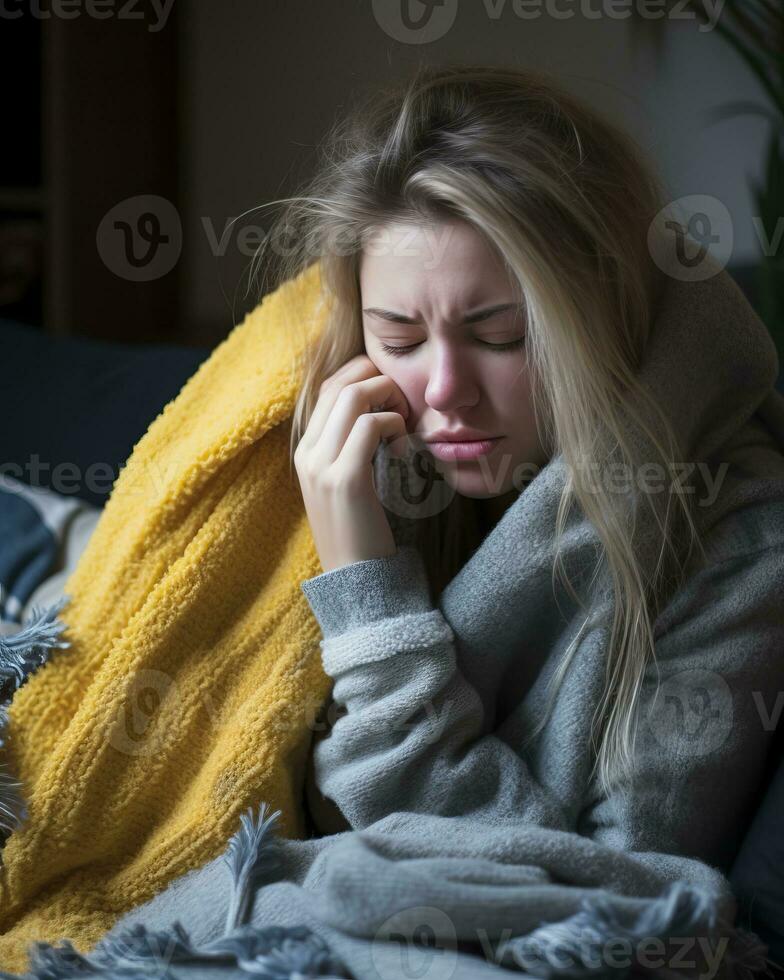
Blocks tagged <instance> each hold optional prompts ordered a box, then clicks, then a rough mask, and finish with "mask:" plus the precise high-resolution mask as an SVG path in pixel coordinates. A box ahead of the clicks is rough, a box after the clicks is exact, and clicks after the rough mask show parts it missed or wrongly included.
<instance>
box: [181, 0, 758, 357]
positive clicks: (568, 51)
mask: <svg viewBox="0 0 784 980" xmlns="http://www.w3.org/2000/svg"><path fill="white" fill-rule="evenodd" d="M450 3H454V4H455V6H456V5H457V3H458V0H447V7H445V8H442V11H443V12H444V13H448V12H449V10H448V5H449V4H450ZM604 3H605V6H603V7H602V6H600V3H599V2H598V0H573V2H572V3H571V5H568V2H567V0H558V3H557V8H558V9H561V10H563V11H566V12H568V11H572V12H573V13H574V16H573V17H571V18H569V19H563V20H558V19H556V18H555V17H553V16H549V15H547V13H546V11H545V10H541V11H540V13H541V16H539V17H538V18H537V19H534V20H522V19H520V18H519V17H517V16H516V14H515V8H514V7H513V4H512V0H506V3H504V0H497V2H496V0H493V2H491V0H482V2H480V0H472V2H471V3H470V4H469V3H468V2H467V0H461V2H460V3H459V7H457V6H456V15H455V19H454V23H453V25H452V27H451V28H450V29H449V30H448V31H447V32H446V34H445V35H444V36H443V37H441V38H440V39H438V40H437V41H434V42H432V43H427V44H421V45H416V44H407V43H401V42H400V41H398V40H396V39H395V38H393V37H390V36H389V34H388V33H385V31H384V30H383V29H382V28H381V26H380V25H379V21H378V20H377V18H376V17H375V16H374V13H373V10H374V6H375V5H374V4H373V3H371V2H370V0H352V2H349V0H340V2H331V3H329V4H327V3H321V4H318V5H317V4H312V5H304V4H291V5H284V4H283V3H272V2H260V0H232V2H229V3H224V4H221V5H220V6H219V5H218V4H216V3H208V2H206V0H201V2H199V0H192V2H191V3H190V4H189V5H186V6H184V7H183V8H182V10H181V11H180V14H181V18H182V19H181V23H182V24H183V28H184V29H183V32H182V35H181V49H180V72H181V78H180V91H181V98H182V103H181V131H180V166H181V174H180V177H181V188H180V190H181V194H180V197H181V200H182V201H184V202H186V205H185V210H184V213H183V215H182V217H183V235H184V238H183V243H184V244H183V256H182V259H181V267H180V270H179V282H180V290H181V296H180V299H181V306H182V315H183V318H184V325H185V328H186V333H187V336H188V338H189V342H201V343H214V342H216V341H217V340H219V339H221V338H222V337H224V336H225V335H226V334H227V333H228V332H229V331H230V330H231V328H232V326H233V324H234V323H235V322H239V321H240V320H241V319H242V315H243V314H244V312H245V310H247V309H249V308H251V307H252V306H253V305H254V303H255V293H254V292H253V291H250V292H248V291H247V287H248V281H247V270H248V266H249V263H250V261H251V259H250V257H248V256H247V255H242V254H240V251H239V249H238V244H237V238H236V236H233V237H232V238H231V241H230V242H229V243H228V244H226V247H225V250H224V251H223V254H218V252H219V250H220V246H215V245H211V244H210V239H209V235H208V229H212V230H213V234H214V235H215V236H216V237H217V239H218V240H220V237H221V234H222V232H223V230H224V228H225V225H226V223H227V222H228V221H229V220H230V219H231V218H233V217H234V216H237V215H240V214H242V213H243V212H245V211H247V210H249V209H251V208H254V207H257V206H258V205H260V204H264V203H265V202H268V201H270V200H273V199H275V198H277V197H280V196H283V195H285V194H286V193H292V192H294V190H295V189H296V185H297V180H298V178H304V177H305V176H306V175H307V174H308V173H309V170H310V168H311V167H312V165H313V161H314V148H315V146H316V144H317V143H318V141H319V139H320V138H321V136H322V135H323V133H324V132H325V130H326V129H327V127H328V125H329V124H330V122H331V120H332V119H333V117H334V116H335V114H336V113H339V112H340V111H341V108H342V107H343V106H344V105H345V104H346V102H347V100H348V99H349V98H350V97H352V96H353V95H354V93H357V92H359V91H362V90H365V89H366V88H368V87H369V86H373V85H375V84H376V83H380V82H383V81H386V80H390V79H393V78H396V77H399V76H401V75H405V74H406V73H407V71H408V70H409V69H410V67H411V66H413V65H414V64H415V63H416V62H417V61H419V60H426V61H428V62H441V61H448V60H457V59H460V60H474V61H491V62H497V63H506V64H519V65H527V66H532V67H536V68H539V69H544V70H547V71H551V72H553V73H555V74H556V75H557V76H558V77H559V78H560V79H561V80H562V81H563V83H564V84H565V85H566V86H567V87H568V88H569V89H571V90H573V91H574V92H576V93H578V94H580V95H582V96H583V97H584V98H586V99H587V100H588V101H589V102H591V103H592V104H594V105H597V106H599V107H601V108H602V109H603V110H604V111H605V112H606V113H607V114H609V115H610V116H611V118H613V119H615V120H616V121H617V122H619V123H620V124H622V125H624V126H626V127H627V128H628V129H629V130H630V131H631V132H632V134H633V135H634V136H635V137H636V138H637V139H638V141H639V142H640V143H641V144H642V145H643V147H644V148H645V149H646V150H647V151H648V152H649V153H650V154H651V155H652V156H653V157H654V160H655V162H656V163H657V165H658V167H659V169H660V172H661V173H662V175H663V176H664V177H665V179H666V181H667V183H668V186H669V187H670V188H671V190H672V196H673V197H678V196H681V195H685V194H697V193H698V194H710V195H713V196H715V197H717V198H719V199H720V200H721V201H722V202H723V203H724V204H725V205H726V206H727V208H728V209H729V212H730V214H731V216H732V219H733V223H734V233H735V247H734V250H733V253H732V260H731V261H732V264H738V263H744V262H749V261H752V260H753V259H754V257H755V254H756V253H757V251H758V248H759V246H758V242H757V238H756V234H755V231H754V227H753V225H752V223H751V214H752V213H753V207H752V202H751V198H750V194H749V190H748V178H749V177H750V176H752V175H758V174H759V173H760V170H761V158H762V154H763V148H764V141H765V126H764V124H763V122H762V120H761V119H760V118H759V117H738V118H736V119H732V120H727V121H723V122H719V123H714V124H710V123H709V121H708V118H707V113H708V112H709V111H710V110H711V109H712V108H713V107H715V106H717V105H720V104H722V103H725V102H728V101H732V100H740V99H752V100H755V101H757V102H763V101H764V99H763V96H762V94H761V89H760V87H759V86H758V84H757V82H756V80H755V79H754V78H753V76H752V75H751V73H750V72H749V71H748V69H747V68H746V66H745V65H744V63H743V62H742V61H741V59H740V58H739V57H738V56H737V55H736V54H735V53H734V51H732V50H731V48H730V47H729V46H728V45H727V44H726V42H725V41H724V40H723V39H722V38H721V37H719V36H718V34H717V33H716V32H715V31H700V30H699V29H698V25H697V23H696V22H695V21H693V20H670V21H668V23H667V24H666V25H664V24H662V23H661V22H658V21H650V20H648V21H645V22H644V23H642V24H640V23H639V21H638V22H637V25H638V26H637V27H636V28H635V27H634V26H633V24H632V22H631V21H630V20H626V19H616V18H613V17H610V16H607V15H603V16H600V17H599V18H598V19H592V17H591V13H592V12H601V11H602V10H605V11H607V10H609V9H612V8H610V7H609V0H604ZM529 9H530V8H529ZM411 10H412V12H413V13H416V12H417V11H421V10H422V6H421V4H420V3H419V0H411ZM665 26H666V30H662V29H663V28H665ZM665 35H666V37H665ZM656 38H658V39H659V41H662V40H664V41H665V43H664V44H663V45H660V46H659V47H658V48H657V46H656V44H655V40H656ZM270 217H271V215H270V213H269V212H267V213H266V215H265V212H264V211H261V212H257V213H256V215H250V216H248V217H247V218H245V219H243V221H244V223H245V224H248V223H251V224H254V225H257V226H259V225H260V226H261V227H266V226H268V224H269V220H270ZM241 224H242V223H241V222H237V227H238V228H239V227H240V226H241Z"/></svg>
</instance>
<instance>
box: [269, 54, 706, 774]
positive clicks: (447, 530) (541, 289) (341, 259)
mask: <svg viewBox="0 0 784 980" xmlns="http://www.w3.org/2000/svg"><path fill="white" fill-rule="evenodd" d="M319 164H320V165H319V166H318V168H317V174H316V177H315V178H314V179H313V180H312V182H311V183H310V184H309V185H308V186H307V188H306V190H305V192H304V193H303V194H302V195H297V196H296V197H293V198H284V199H282V201H281V202H279V201H275V202H272V203H273V204H278V203H284V204H285V205H286V208H285V209H284V211H283V213H282V215H281V217H280V218H279V220H278V221H277V222H276V223H275V224H274V225H273V227H272V229H271V230H270V232H268V234H267V235H266V236H265V239H264V241H263V242H262V246H261V248H260V250H259V252H258V253H257V258H258V260H259V263H261V259H262V257H263V256H264V255H265V254H268V253H269V248H268V246H269V243H270V242H271V241H272V240H273V239H274V238H275V237H276V236H277V235H278V234H279V233H280V231H281V230H282V229H285V230H286V231H287V232H289V231H290V232H292V234H291V235H290V239H289V240H290V242H291V248H290V250H289V252H288V254H286V255H282V254H281V250H280V249H278V250H273V259H274V260H276V261H274V262H273V261H271V262H270V263H268V265H267V266H266V267H265V275H268V276H272V272H271V270H272V269H273V266H274V267H275V269H276V273H277V274H276V275H275V276H272V279H273V285H275V284H276V283H279V282H282V281H284V280H285V279H289V278H293V277H294V276H296V275H298V274H299V273H300V272H302V271H304V269H305V268H307V267H308V266H309V265H310V263H311V262H312V261H313V260H314V259H317V260H318V261H319V262H320V264H321V270H320V271H321V280H322V283H323V286H324V289H325V296H326V297H328V299H329V303H328V308H327V319H326V325H325V329H324V331H323V333H322V335H321V337H320V339H319V342H318V343H317V344H315V345H314V347H313V349H311V350H309V351H308V358H307V363H306V365H305V372H304V383H303V386H302V389H301V391H300V393H299V397H298V399H297V403H296V407H295V411H294V413H293V415H292V419H291V455H292V458H293V454H294V450H295V449H296V446H297V444H298V442H299V440H300V438H301V436H302V433H303V432H304V431H305V428H306V427H307V423H308V420H309V418H310V416H311V413H312V411H313V409H314V406H315V404H316V401H317V399H318V395H319V387H320V385H321V383H322V381H323V380H324V379H325V378H327V377H329V376H330V375H331V374H333V373H334V372H335V371H337V370H338V368H340V367H341V366H342V365H343V364H344V363H345V362H346V361H347V360H349V359H350V358H352V357H354V356H356V355H357V354H361V353H363V352H364V350H365V348H364V342H363V331H362V321H361V311H360V290H359V278H358V270H359V261H360V258H361V251H362V242H363V241H364V240H365V237H364V236H365V234H366V232H368V231H369V230H370V229H373V228H376V227H378V226H380V225H383V224H385V223H387V222H390V221H393V220H394V221H395V222H412V223H421V222H430V221H441V220H454V219H456V218H457V219H460V220H463V221H466V222H469V223H470V224H471V225H472V226H473V227H475V228H476V229H478V230H480V231H481V232H482V233H483V234H484V235H485V236H486V238H487V239H488V240H489V241H490V242H491V243H492V244H493V245H494V246H495V248H496V249H497V251H498V254H499V255H500V256H501V257H502V258H503V260H504V261H505V263H506V265H507V268H508V270H509V272H510V274H511V275H512V276H513V277H514V279H515V280H516V281H517V282H518V283H519V285H520V287H521V288H522V291H523V294H524V296H525V301H526V303H527V307H528V326H527V335H526V354H527V359H528V364H529V367H530V370H531V379H532V389H533V396H534V404H535V415H536V418H537V426H540V434H541V433H542V431H544V435H543V439H544V440H545V444H546V445H549V446H551V447H552V449H553V451H554V452H560V453H561V454H562V455H563V460H564V463H565V467H566V472H567V479H566V485H565V487H564V490H563V493H562V496H561V499H560V502H559V507H558V514H557V519H556V526H555V528H554V529H553V530H554V536H555V542H556V548H555V558H554V563H553V589H554V590H555V585H556V575H559V576H560V577H561V580H562V582H563V583H564V585H565V587H566V589H567V590H568V592H569V594H570V595H571V596H572V598H573V599H574V601H575V602H576V603H577V604H578V605H579V606H580V607H581V608H582V610H583V611H585V612H586V613H587V615H586V618H585V620H584V621H583V623H582V625H581V627H580V630H579V631H578V634H577V636H576V637H575V638H574V641H573V642H572V644H571V645H570V647H569V649H568V650H567V651H566V653H565V655H564V657H563V659H562V660H561V662H560V663H559V665H558V669H557V670H556V672H555V674H554V676H553V678H552V688H551V697H550V701H549V706H548V710H547V712H546V713H545V715H544V717H542V718H540V720H539V723H538V725H537V726H536V727H535V729H534V730H533V732H532V733H531V735H530V738H534V737H535V736H536V735H537V734H538V732H539V731H540V730H541V728H542V727H543V726H544V724H545V722H546V720H547V717H548V716H549V714H550V711H551V709H552V706H553V704H554V700H555V696H556V694H557V691H558V688H559V687H560V685H561V682H562V680H563V678H564V676H565V674H566V671H567V669H568V667H569V664H570V662H571V659H572V657H573V656H574V654H575V652H576V651H577V649H578V645H579V642H580V640H581V638H582V636H583V634H584V632H585V631H586V630H587V629H588V627H589V625H591V624H592V622H593V620H592V616H591V614H590V610H589V609H588V607H587V605H586V602H585V601H584V599H583V597H581V596H579V595H578V594H577V592H576V591H575V589H574V586H573V584H572V583H571V582H570V580H569V578H568V575H567V574H566V571H565V568H564V566H563V562H562V560H561V555H560V545H561V535H562V534H563V531H564V527H565V524H566V521H567V516H568V514H569V511H570V508H571V507H572V506H573V505H574V504H577V505H578V506H579V507H580V508H582V512H583V513H584V515H585V516H586V518H587V519H588V520H589V521H590V522H591V524H592V525H593V527H594V528H595V529H596V532H597V535H598V538H599V540H600V542H601V548H600V549H599V551H598V553H597V561H596V566H595V568H594V572H593V576H592V578H591V582H590V583H589V587H592V586H593V585H594V583H595V582H597V580H598V578H599V573H600V571H601V570H602V569H609V572H610V576H611V581H612V587H613V591H612V597H611V598H612V603H611V605H612V610H613V616H612V628H611V631H610V640H609V648H608V656H607V670H606V674H605V682H604V691H603V694H602V696H601V698H600V703H599V705H598V707H597V711H596V713H595V715H594V719H593V726H592V745H593V749H594V752H595V764H594V770H593V771H592V774H591V775H593V772H594V771H596V769H597V768H598V773H599V779H600V781H601V784H602V787H603V789H604V791H605V792H609V790H610V788H611V786H612V784H613V782H614V781H615V780H616V779H617V778H619V777H621V776H622V775H628V774H629V773H630V772H631V771H632V769H633V755H634V738H635V732H636V707H637V704H638V702H639V694H640V690H641V685H642V678H643V672H644V670H645V667H646V665H647V663H648V660H649V658H651V657H653V658H654V659H655V654H654V645H653V632H652V623H653V621H654V618H655V616H656V615H657V613H658V611H659V609H660V608H661V603H662V601H663V600H664V599H665V598H666V597H667V596H668V595H670V594H671V590H672V589H674V588H675V587H677V585H678V581H679V578H680V576H682V575H683V574H684V568H685V559H684V553H685V557H686V558H688V556H689V555H690V554H691V550H692V545H693V544H694V543H698V544H699V545H700V548H702V545H701V542H699V538H698V532H697V528H696V526H695V523H694V521H693V519H692V515H691V513H690V495H689V494H685V495H684V494H681V493H680V492H679V488H678V487H677V486H676V487H675V488H674V489H671V490H670V491H668V492H665V493H661V492H660V493H658V494H657V493H653V494H646V493H644V492H642V491H639V492H638V491H637V489H636V488H635V490H634V491H633V492H632V493H631V495H624V494H621V493H618V492H617V491H611V490H608V489H607V488H606V480H604V479H601V475H602V474H603V473H604V472H605V471H606V470H607V469H608V468H609V467H611V466H616V465H617V464H618V463H621V464H624V465H626V466H628V467H631V470H632V472H636V471H637V470H636V468H637V467H638V466H639V465H640V463H641V445H640V444H639V443H638V442H637V441H636V440H635V439H632V438H630V437H629V433H628V430H627V428H626V425H627V424H628V421H629V419H632V420H634V422H635V424H637V425H638V427H639V431H642V432H644V434H645V439H647V440H648V441H647V443H645V445H646V453H647V452H650V451H651V450H653V452H655V454H656V456H657V462H660V463H664V464H665V465H670V464H671V463H672V462H674V461H675V460H678V459H679V458H680V455H679V453H680V450H681V447H680V445H679V443H678V439H677V436H676V434H675V433H674V431H673V430H672V427H671V426H670V425H669V423H668V421H667V419H666V418H665V416H664V415H663V414H662V413H661V411H660V409H659V407H658V406H657V405H656V404H655V403H654V401H653V399H652V398H651V396H650V395H649V393H648V392H647V390H646V389H645V387H644V386H643V385H642V384H641V383H640V381H639V380H638V379H637V378H636V372H637V369H638V368H639V366H640V363H641V358H642V355H643V352H644V351H645V348H646V343H647V341H648V335H649V330H650V327H651V322H652V318H651V311H652V310H653V309H654V308H655V305H656V301H657V297H658V296H659V295H660V289H661V286H662V283H661V275H660V273H659V272H658V269H657V268H656V266H655V264H654V263H653V262H652V260H651V256H650V253H649V250H648V244H647V238H646V236H647V232H648V228H649V226H650V224H651V221H652V219H653V218H654V215H655V214H656V213H657V212H658V211H659V210H660V208H661V207H662V203H663V201H664V200H665V197H664V192H663V185H662V184H661V182H660V180H659V178H658V176H657V175H655V174H654V172H653V171H652V169H650V168H649V165H648V164H647V163H646V162H644V159H643V155H642V153H641V151H640V150H639V148H638V146H637V144H636V143H635V142H634V141H633V140H632V139H631V138H630V137H629V136H628V135H626V134H625V133H623V132H622V131H619V130H618V129H616V128H615V127H614V126H613V125H612V124H610V123H609V122H608V121H606V120H604V119H602V118H601V116H599V115H598V114H597V113H596V112H595V111H593V110H590V109H589V108H587V107H586V106H584V105H582V104H581V103H580V102H579V101H578V100H577V99H575V98H573V97H572V96H570V95H569V94H567V93H566V92H565V91H563V90H562V89H561V88H559V87H558V86H557V85H556V83H555V82H554V80H553V79H552V78H551V77H548V76H547V75H546V74H544V73H541V72H534V71H530V70H524V69H520V68H516V67H514V68H513V67H509V68H507V67H494V66H487V65H473V64H465V63H458V64H451V65H446V66H440V67H433V66H420V67H419V68H418V69H417V70H416V71H415V72H414V74H413V76H412V77H411V78H410V79H409V80H408V81H405V82H403V83H402V84H398V85H392V86H391V87H389V88H387V89H381V90H377V91H376V92H375V93H373V94H372V95H371V96H370V97H369V98H367V99H366V100H365V101H364V103H363V104H362V105H360V106H359V107H358V108H355V109H354V111H353V112H350V113H348V114H347V115H346V116H345V117H343V118H342V119H340V120H338V122H336V123H334V124H333V126H332V128H331V130H330V132H329V134H328V138H327V139H326V140H325V141H324V143H323V144H322V145H321V147H320V161H319ZM338 242H339V243H340V246H339V247H338V246H336V245H335V243H338ZM277 260H279V261H277ZM262 291H263V290H262ZM651 418H654V419H656V420H657V421H656V424H655V425H654V424H649V421H650V419H651ZM587 461H590V462H591V463H592V464H593V465H594V466H595V467H596V469H595V471H594V472H596V473H598V474H599V476H600V478H599V479H598V480H597V481H596V483H595V484H594V485H593V488H592V489H590V488H589V487H588V486H587V484H586V483H585V482H584V480H583V466H584V464H585V463H586V462H587ZM630 498H631V499H630ZM474 504H475V501H473V500H470V499H468V498H464V497H461V495H459V494H455V496H454V499H453V501H452V503H451V504H450V506H449V507H447V508H446V509H445V510H444V511H442V512H441V513H439V514H438V515H437V516H435V517H432V518H428V519H427V520H423V521H421V522H420V524H421V525H422V528H421V535H420V546H421V548H422V553H423V557H424V559H425V560H426V562H427V567H428V571H429V575H430V578H431V584H433V586H434V587H436V586H439V587H440V586H442V585H443V584H444V583H445V582H447V581H449V578H450V577H451V575H453V574H454V573H455V571H456V570H457V569H458V568H459V567H460V566H461V564H462V563H464V561H465V560H466V559H467V558H468V556H469V555H470V553H471V551H472V550H473V549H474V548H475V547H476V546H477V545H478V543H479V541H480V539H481V534H480V530H479V527H478V524H477V521H476V519H475V514H474V509H473V507H474ZM673 504H674V506H673ZM644 510H646V511H647V513H646V514H645V516H644V518H643V520H644V521H647V522H650V521H655V522H656V526H657V528H658V531H657V532H656V533H657V535H658V537H657V543H658V544H659V545H660V547H659V550H658V556H657V560H656V565H655V568H653V569H651V568H649V567H647V565H646V563H645V562H644V561H642V560H641V559H640V556H639V555H638V553H637V549H636V548H635V528H636V527H637V524H638V521H639V519H640V516H641V514H642V512H643V511H644ZM648 526H650V524H648ZM703 553H704V552H703ZM436 591H440V589H436ZM592 598H594V599H596V598H597V596H592ZM603 598H606V596H603Z"/></svg>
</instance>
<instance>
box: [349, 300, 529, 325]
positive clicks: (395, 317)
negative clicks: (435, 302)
mask: <svg viewBox="0 0 784 980" xmlns="http://www.w3.org/2000/svg"><path fill="white" fill-rule="evenodd" d="M524 309H525V306H524V304H523V303H498V304H497V305H496V306H488V307H486V308H485V309H483V310H474V312H473V313H468V314H466V316H464V317H463V319H462V320H461V323H476V322H477V321H478V320H483V319H485V318H486V317H489V316H492V315H493V314H494V313H502V312H504V311H505V310H518V311H520V312H522V311H523V310H524ZM362 312H363V313H367V314H368V315H370V316H376V317H379V318H380V319H382V320H391V321H392V322H393V323H418V322H419V321H418V320H414V319H412V318H411V317H410V316H405V315H404V314H403V313H395V312H394V311H393V310H384V309H382V308H381V307H378V306H368V307H367V308H365V309H364V310H363V311H362Z"/></svg>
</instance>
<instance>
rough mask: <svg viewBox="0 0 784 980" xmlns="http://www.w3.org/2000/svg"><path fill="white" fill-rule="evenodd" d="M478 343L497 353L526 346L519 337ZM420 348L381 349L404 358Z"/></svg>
mask: <svg viewBox="0 0 784 980" xmlns="http://www.w3.org/2000/svg"><path fill="white" fill-rule="evenodd" d="M477 343H478V344H481V345H482V346H483V347H489V348H490V349H491V350H495V351H507V350H519V349H520V348H521V347H522V346H523V345H524V344H525V337H519V338H518V339H517V340H512V341H509V342H508V343H505V344H491V343H488V342H487V341H486V340H477ZM419 346H420V345H419V344H409V345H408V346H407V347H392V346H391V345H390V344H385V343H383V341H382V342H381V349H382V350H383V351H384V352H385V353H387V354H391V355H392V356H393V357H404V356H405V355H406V354H410V353H411V352H412V351H415V350H416V349H417V347H419Z"/></svg>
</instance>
